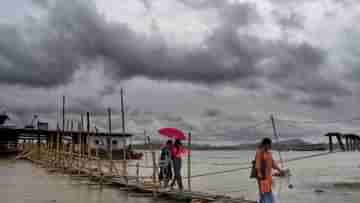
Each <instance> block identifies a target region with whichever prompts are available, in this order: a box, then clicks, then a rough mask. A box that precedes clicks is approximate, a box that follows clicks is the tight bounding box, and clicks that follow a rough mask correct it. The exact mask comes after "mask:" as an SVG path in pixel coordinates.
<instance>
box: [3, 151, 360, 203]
mask: <svg viewBox="0 0 360 203" xmlns="http://www.w3.org/2000/svg"><path fill="white" fill-rule="evenodd" d="M313 153H315V152H311V153H303V152H301V153H300V152H288V153H283V156H284V158H286V159H287V158H292V157H298V156H303V155H308V154H313ZM274 155H276V153H274ZM253 156H254V152H246V151H225V152H219V151H213V152H193V162H192V165H193V170H192V173H193V175H194V174H199V173H204V172H212V171H218V170H224V169H232V168H238V167H242V166H244V165H233V164H234V163H240V164H241V163H244V162H245V163H247V162H249V161H250V160H251V159H252V158H253ZM144 162H146V161H144ZM184 162H185V160H184ZM145 164H146V163H145ZM286 167H287V168H290V169H291V171H292V174H293V176H292V177H291V178H290V179H282V180H275V187H274V192H275V195H276V198H277V202H284V203H303V202H316V203H340V202H346V203H347V202H348V203H350V202H351V203H358V202H360V153H338V154H333V155H329V156H323V157H318V158H313V159H307V160H301V161H297V162H292V163H289V164H286ZM185 168H186V165H185V166H184V171H183V173H184V174H186V170H185ZM0 176H1V181H0V197H1V200H0V202H1V203H55V202H56V203H75V202H76V203H100V202H102V203H112V202H122V203H152V202H154V203H155V202H160V203H161V201H159V200H153V199H152V198H147V197H139V195H137V194H127V193H126V192H123V191H120V190H119V189H117V188H114V187H104V188H103V189H99V187H97V186H92V185H89V184H88V182H86V181H84V180H83V181H80V180H74V179H71V178H69V177H68V176H66V175H60V174H49V173H47V172H46V171H45V170H44V169H42V168H39V167H37V166H35V165H32V164H31V163H29V162H26V161H11V160H8V159H0ZM248 176H249V170H243V171H238V172H235V173H229V174H224V175H216V176H209V177H199V178H195V179H193V184H192V185H193V188H194V189H195V190H200V191H210V192H213V193H218V194H227V195H231V196H235V197H240V196H245V197H247V198H248V199H253V200H255V199H256V197H257V187H256V184H255V182H254V181H253V180H250V179H249V178H248ZM289 182H290V183H291V184H293V185H294V188H293V189H292V190H290V189H288V188H287V185H288V184H289ZM185 185H186V184H185ZM316 190H322V191H323V192H321V193H319V192H315V191H316ZM162 202H169V201H162Z"/></svg>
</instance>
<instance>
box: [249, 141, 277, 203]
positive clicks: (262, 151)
mask: <svg viewBox="0 0 360 203" xmlns="http://www.w3.org/2000/svg"><path fill="white" fill-rule="evenodd" d="M255 167H256V174H257V175H256V176H257V181H258V185H259V191H260V201H259V203H274V202H275V201H274V196H273V194H272V190H271V187H272V169H275V170H277V171H279V172H280V174H283V173H284V172H283V171H282V170H281V169H280V168H279V166H278V165H277V164H276V162H275V161H274V159H273V157H272V153H271V139H270V138H264V139H263V140H262V142H261V144H260V146H259V148H258V149H257V151H256V157H255Z"/></svg>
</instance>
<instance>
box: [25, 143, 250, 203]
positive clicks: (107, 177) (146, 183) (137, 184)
mask: <svg viewBox="0 0 360 203" xmlns="http://www.w3.org/2000/svg"><path fill="white" fill-rule="evenodd" d="M23 148H24V149H25V150H24V152H23V153H22V155H20V156H18V158H24V159H27V160H30V161H32V162H34V163H36V164H38V165H40V166H42V167H44V168H45V169H46V170H48V171H49V172H59V173H63V174H69V175H70V177H73V178H75V179H76V178H81V179H82V178H84V179H87V180H89V181H92V182H93V183H94V185H95V184H98V185H112V186H116V187H119V188H122V189H124V190H126V191H129V192H134V193H137V194H139V195H140V194H142V195H145V194H146V195H151V196H153V197H155V198H163V199H169V200H178V201H186V202H192V203H207V202H216V203H256V202H255V201H250V200H245V199H242V198H232V197H230V196H224V195H216V194H211V193H204V192H198V191H187V190H185V191H178V190H172V191H169V190H165V189H162V188H161V187H160V184H159V182H158V181H157V180H156V174H157V170H158V168H156V165H157V164H156V163H155V162H154V164H153V165H154V167H153V168H152V169H151V167H149V168H150V170H152V171H151V173H152V175H151V176H140V175H139V173H137V175H136V176H131V175H130V174H128V172H129V171H128V168H129V167H131V166H130V165H128V164H127V161H126V160H123V161H121V162H120V164H122V167H118V168H117V166H116V164H115V163H114V162H113V160H102V159H100V158H99V157H94V156H91V155H89V154H85V153H84V152H83V153H82V154H76V153H74V152H68V151H61V148H60V147H59V146H57V147H56V149H54V148H53V144H51V143H50V144H49V145H48V146H46V145H45V146H41V147H40V150H41V152H40V153H38V151H37V150H39V148H38V145H34V144H33V145H31V144H30V146H24V147H23ZM153 154H154V155H155V153H153ZM39 155H40V156H39ZM153 160H156V159H155V157H153ZM124 167H126V168H124ZM134 171H135V170H131V172H134ZM136 171H139V166H137V168H136ZM154 175H155V176H154Z"/></svg>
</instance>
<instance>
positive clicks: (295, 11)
mask: <svg viewBox="0 0 360 203" xmlns="http://www.w3.org/2000/svg"><path fill="white" fill-rule="evenodd" d="M359 20H360V3H357V1H356V0H228V1H226V0H121V1H119V0H93V1H92V0H71V1H70V0H6V1H4V2H2V6H1V8H0V92H1V95H0V111H6V112H7V113H8V114H9V115H10V116H11V118H12V120H11V122H12V123H16V124H18V125H19V126H21V125H24V124H28V123H29V122H30V120H31V117H32V115H34V114H38V115H39V117H40V119H41V120H43V121H48V122H50V124H51V127H55V126H56V120H57V110H58V106H59V104H60V97H61V96H62V95H65V96H66V97H67V104H66V106H67V111H68V112H71V113H69V114H70V115H69V116H68V117H67V118H68V119H74V120H79V114H80V113H81V112H86V111H90V112H91V114H92V116H93V118H92V126H95V125H96V126H98V128H100V129H106V126H107V123H106V118H105V117H104V116H106V108H108V107H110V108H112V109H113V111H114V118H113V125H114V128H115V130H118V129H120V127H121V121H120V118H119V111H120V89H121V88H124V89H125V103H126V117H127V126H126V128H127V130H128V131H130V132H142V131H143V130H147V131H148V132H152V134H153V135H154V136H156V135H155V133H154V132H156V130H157V129H158V128H161V127H178V128H180V129H182V130H184V131H192V132H193V134H194V138H195V140H196V141H197V142H203V143H233V144H234V143H240V142H247V141H255V140H258V139H259V138H261V137H263V136H270V135H271V134H272V131H271V130H272V129H271V125H270V122H269V121H268V120H269V116H270V114H274V115H275V117H276V118H277V119H279V120H290V121H277V124H278V127H279V131H280V133H281V135H282V137H283V138H306V139H307V140H312V141H318V140H319V139H320V138H321V135H322V134H323V133H325V132H327V131H341V132H347V133H349V132H356V131H357V130H358V124H359V123H360V122H357V121H347V122H339V123H332V124H326V121H333V120H350V119H352V118H360V108H358V103H359V101H360V94H359V93H360V90H359V86H360V68H359V64H360V57H359V55H360V26H359V24H358V22H359ZM265 120H267V122H266V123H264V124H259V126H258V128H256V129H254V128H244V127H246V126H251V125H256V124H257V123H260V122H262V121H265ZM294 121H297V122H294ZM303 121H306V122H303ZM308 121H309V122H308ZM359 130H360V129H359Z"/></svg>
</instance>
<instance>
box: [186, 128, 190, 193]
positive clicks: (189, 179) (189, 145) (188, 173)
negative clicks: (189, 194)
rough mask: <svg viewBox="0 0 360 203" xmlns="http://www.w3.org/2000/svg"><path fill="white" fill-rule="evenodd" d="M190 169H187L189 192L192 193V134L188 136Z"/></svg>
mask: <svg viewBox="0 0 360 203" xmlns="http://www.w3.org/2000/svg"><path fill="white" fill-rule="evenodd" d="M187 161H188V163H187V165H188V167H187V170H188V179H187V180H188V190H189V191H191V133H189V136H188V160H187Z"/></svg>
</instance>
